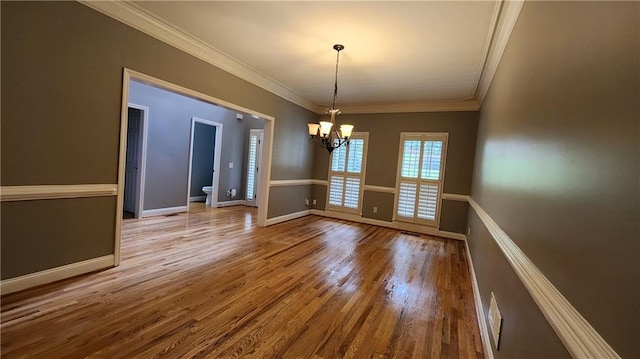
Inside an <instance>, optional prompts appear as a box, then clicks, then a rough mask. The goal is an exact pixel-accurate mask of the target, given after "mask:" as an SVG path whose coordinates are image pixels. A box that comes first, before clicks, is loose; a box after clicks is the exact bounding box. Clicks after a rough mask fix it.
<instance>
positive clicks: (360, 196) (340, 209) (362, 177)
mask: <svg viewBox="0 0 640 359" xmlns="http://www.w3.org/2000/svg"><path fill="white" fill-rule="evenodd" d="M351 139H362V140H364V146H363V149H362V171H361V172H360V174H359V178H360V188H359V190H358V208H346V207H344V206H335V205H332V204H330V203H329V196H330V194H331V174H332V173H334V172H333V171H332V170H331V164H332V162H333V153H331V154H330V155H329V163H328V166H327V195H326V198H325V210H327V211H334V212H342V213H352V214H358V215H362V208H363V207H362V202H363V200H364V181H365V178H366V174H367V153H368V152H369V132H353V133H352V134H351V137H350V140H351ZM347 162H348V151H347V158H346V159H345V171H344V172H335V173H336V174H338V173H341V174H342V175H343V176H344V177H345V179H346V178H347V177H357V176H356V175H354V174H349V173H348V172H347V171H346V168H347V167H346V165H347ZM345 188H346V186H343V188H342V199H343V201H344V191H345ZM343 203H344V202H343Z"/></svg>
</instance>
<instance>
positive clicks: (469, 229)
mask: <svg viewBox="0 0 640 359" xmlns="http://www.w3.org/2000/svg"><path fill="white" fill-rule="evenodd" d="M470 235H471V227H467V236H470Z"/></svg>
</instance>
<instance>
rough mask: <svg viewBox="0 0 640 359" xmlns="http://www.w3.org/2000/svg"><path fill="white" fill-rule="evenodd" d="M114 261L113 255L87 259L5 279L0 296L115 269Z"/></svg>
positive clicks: (2, 282)
mask: <svg viewBox="0 0 640 359" xmlns="http://www.w3.org/2000/svg"><path fill="white" fill-rule="evenodd" d="M114 260H115V258H114V256H113V254H110V255H108V256H103V257H98V258H92V259H87V260H85V261H82V262H77V263H71V264H67V265H64V266H61V267H56V268H51V269H47V270H43V271H40V272H36V273H31V274H26V275H23V276H20V277H15V278H11V279H5V280H3V281H1V282H0V294H2V295H5V294H9V293H13V292H17V291H20V290H23V289H28V288H32V287H35V286H39V285H42V284H47V283H52V282H56V281H59V280H62V279H67V278H71V277H75V276H78V275H81V274H85V273H89V272H94V271H97V270H99V269H105V268H109V267H113V265H114V263H115V262H114Z"/></svg>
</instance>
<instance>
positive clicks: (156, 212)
mask: <svg viewBox="0 0 640 359" xmlns="http://www.w3.org/2000/svg"><path fill="white" fill-rule="evenodd" d="M186 211H187V206H178V207H167V208H155V209H145V210H144V211H142V217H151V216H163V215H167V214H173V213H182V212H186Z"/></svg>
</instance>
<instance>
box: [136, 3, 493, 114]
mask: <svg viewBox="0 0 640 359" xmlns="http://www.w3.org/2000/svg"><path fill="white" fill-rule="evenodd" d="M135 5H136V6H137V7H139V8H142V9H144V10H145V11H146V12H148V13H149V14H152V15H153V16H154V17H157V18H159V19H161V20H162V21H164V22H166V23H168V24H171V25H173V26H175V27H177V28H179V29H180V30H182V31H184V32H186V33H188V34H190V35H192V36H194V37H196V38H198V39H200V40H202V41H204V42H206V43H207V44H209V45H210V46H211V47H213V48H215V49H217V50H219V51H220V52H222V53H224V54H226V55H228V56H230V57H232V58H233V59H235V60H237V61H239V62H241V63H243V64H245V65H246V66H248V67H250V68H252V69H253V70H255V71H257V72H258V73H260V74H262V75H264V76H266V77H268V78H270V79H273V80H275V81H277V82H279V83H280V84H282V85H284V86H285V87H287V88H289V89H290V90H292V91H293V92H295V93H297V94H298V95H300V96H301V97H303V98H305V99H307V100H309V101H310V102H312V103H314V104H316V105H320V106H323V107H326V106H328V105H330V104H331V100H332V95H333V81H334V72H335V61H336V52H335V50H333V48H332V47H333V45H334V44H336V43H341V44H343V45H344V46H345V50H343V51H342V52H341V53H340V66H339V79H338V86H339V92H338V101H337V104H338V107H341V106H347V107H348V106H354V105H355V106H360V107H362V106H368V105H381V104H399V103H438V102H456V101H462V100H469V99H472V98H474V96H475V93H476V89H477V87H478V82H479V79H480V76H481V73H482V69H483V65H484V62H485V58H486V56H487V50H488V47H489V43H490V40H491V34H492V33H493V29H494V26H495V24H494V13H495V11H496V6H497V5H499V3H498V2H497V1H470V2H462V1H414V2H398V1H377V2H368V1H356V2H312V1H302V2H292V1H284V2H281V1H259V2H245V1H194V2H191V1H189V2H185V1H179V2H178V1H139V2H135Z"/></svg>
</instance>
